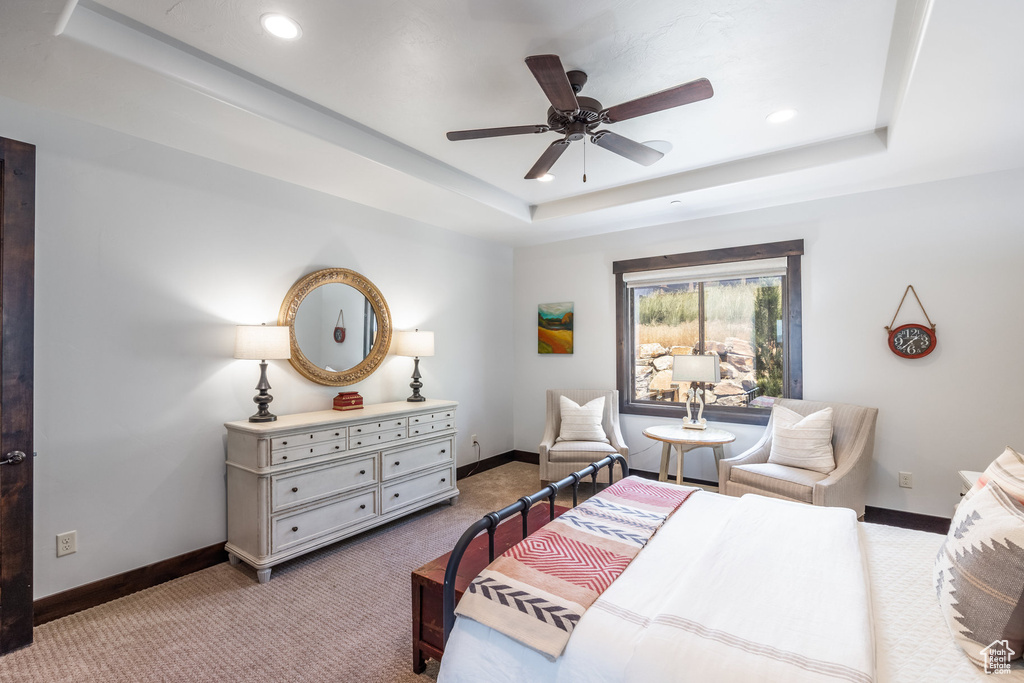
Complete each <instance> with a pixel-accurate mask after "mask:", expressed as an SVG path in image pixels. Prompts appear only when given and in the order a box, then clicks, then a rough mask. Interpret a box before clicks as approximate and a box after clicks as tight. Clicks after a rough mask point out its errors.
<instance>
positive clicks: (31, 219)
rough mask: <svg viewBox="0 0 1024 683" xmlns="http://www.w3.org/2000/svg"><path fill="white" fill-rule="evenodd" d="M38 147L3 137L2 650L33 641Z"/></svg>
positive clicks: (0, 320) (0, 271) (0, 280)
mask: <svg viewBox="0 0 1024 683" xmlns="http://www.w3.org/2000/svg"><path fill="white" fill-rule="evenodd" d="M35 178H36V148H35V146H33V145H29V144H26V143H24V142H17V141H14V140H7V139H5V138H0V463H3V464H2V465H0V654H3V653H5V652H10V651H11V650H16V649H18V648H20V647H24V646H26V645H28V644H30V643H31V642H32V455H33V452H32V335H33V324H34V317H33V308H32V307H33V298H34V282H35V273H34V271H35V196H36V180H35Z"/></svg>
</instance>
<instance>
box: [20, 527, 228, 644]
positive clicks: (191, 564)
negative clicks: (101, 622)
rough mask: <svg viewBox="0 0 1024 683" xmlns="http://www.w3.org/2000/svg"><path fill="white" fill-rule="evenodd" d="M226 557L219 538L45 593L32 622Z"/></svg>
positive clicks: (44, 620) (36, 603) (107, 599)
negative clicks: (190, 548)
mask: <svg viewBox="0 0 1024 683" xmlns="http://www.w3.org/2000/svg"><path fill="white" fill-rule="evenodd" d="M227 559H228V554H227V551H226V550H224V543H223V542H220V543H215V544H213V545H211V546H207V547H206V548H200V549H198V550H193V551H191V552H188V553H185V554H183V555H178V556H177V557H171V558H168V559H166V560H161V561H160V562H154V563H153V564H150V565H146V566H145V567H139V568H138V569H132V570H130V571H127V572H124V573H122V574H116V575H114V576H108V577H107V578H105V579H100V580H99V581H93V582H92V583H87V584H85V585H84V586H78V587H76V588H70V589H68V590H66V591H61V592H60V593H54V594H53V595H47V596H46V597H45V598H39V599H38V600H35V601H34V602H33V603H32V608H33V610H34V611H35V621H34V623H35V625H36V626H40V625H42V624H45V623H47V622H49V621H53V620H54V619H60V618H61V617H66V616H68V615H69V614H74V613H75V612H81V611H82V610H84V609H89V608H90V607H96V606H97V605H102V604H103V603H105V602H110V601H111V600H116V599H118V598H123V597H124V596H126V595H131V594H132V593H137V592H139V591H141V590H144V589H146V588H152V587H153V586H156V585H159V584H161V583H165V582H167V581H170V580H171V579H177V578H179V577H182V576H185V575H186V574H191V573H192V572H197V571H199V570H200V569H206V568H207V567H212V566H214V565H216V564H220V563H221V562H225V561H227Z"/></svg>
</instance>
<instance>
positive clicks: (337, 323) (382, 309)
mask: <svg viewBox="0 0 1024 683" xmlns="http://www.w3.org/2000/svg"><path fill="white" fill-rule="evenodd" d="M277 324H278V325H287V326H288V328H289V334H290V335H291V347H292V357H291V364H292V366H294V367H295V369H296V370H298V371H299V373H300V374H301V375H302V376H303V377H305V378H307V379H310V380H312V381H314V382H316V383H318V384H326V385H328V386H344V385H346V384H355V383H356V382H359V381H361V380H363V379H366V378H367V377H369V376H370V375H371V374H372V373H373V371H374V370H376V369H377V367H378V366H379V365H380V364H381V362H382V361H383V360H384V357H385V356H386V355H387V352H388V347H389V346H390V345H391V332H392V330H391V311H389V310H388V304H387V301H385V300H384V296H383V295H382V294H381V293H380V290H379V289H377V287H376V286H375V285H374V284H373V283H372V282H370V281H369V280H367V279H366V278H365V277H363V276H362V275H360V274H359V273H357V272H355V271H353V270H348V269H345V268H324V269H323V270H318V271H315V272H313V273H310V274H309V275H306V276H304V277H302V278H300V279H299V281H298V282H296V283H295V284H294V285H292V288H291V289H290V290H288V294H287V295H286V296H285V298H284V302H282V303H281V312H280V313H278V315H277Z"/></svg>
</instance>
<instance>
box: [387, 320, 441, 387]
mask: <svg viewBox="0 0 1024 683" xmlns="http://www.w3.org/2000/svg"><path fill="white" fill-rule="evenodd" d="M395 355H396V356H411V357H413V358H415V359H416V364H415V365H414V366H413V370H412V382H410V383H409V386H410V387H412V396H410V397H409V398H407V399H406V400H407V401H412V402H413V403H416V402H419V401H426V400H427V399H426V397H424V396H420V389H421V388H422V387H423V382H421V381H420V356H433V355H434V333H433V332H420V331H419V330H414V331H412V332H396V333H395Z"/></svg>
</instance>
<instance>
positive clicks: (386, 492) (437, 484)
mask: <svg viewBox="0 0 1024 683" xmlns="http://www.w3.org/2000/svg"><path fill="white" fill-rule="evenodd" d="M454 488H455V468H453V467H445V468H443V469H438V470H434V471H432V472H424V473H423V474H420V475H418V476H415V477H412V478H410V479H405V480H403V481H396V482H394V483H391V484H384V485H383V486H381V494H380V498H381V514H387V513H388V512H391V511H392V510H394V509H396V508H400V507H402V506H403V505H409V504H411V503H415V502H416V501H418V500H423V499H424V498H429V497H430V496H434V495H437V494H439V493H444V492H445V491H451V490H452V489H454Z"/></svg>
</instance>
